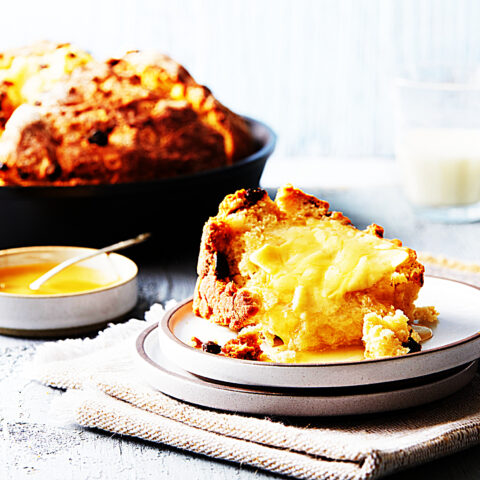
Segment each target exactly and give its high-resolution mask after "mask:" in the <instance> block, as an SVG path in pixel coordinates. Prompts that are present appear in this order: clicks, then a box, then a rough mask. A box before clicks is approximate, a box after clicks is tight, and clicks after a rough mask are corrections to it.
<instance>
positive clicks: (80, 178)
mask: <svg viewBox="0 0 480 480" xmlns="http://www.w3.org/2000/svg"><path fill="white" fill-rule="evenodd" d="M6 98H7V97H6V96H5V95H3V96H2V90H1V87H0V102H2V104H1V107H2V112H3V113H2V115H3V116H4V117H5V119H6V118H7V117H9V116H10V113H11V112H10V110H11V109H10V106H9V104H8V102H7V100H6ZM1 121H2V117H1V116H0V122H1ZM0 126H1V125H0ZM0 143H1V145H0V147H1V154H0V156H1V157H2V158H1V161H2V164H3V168H2V170H1V171H0V178H1V179H2V180H3V181H4V182H5V183H6V184H20V185H44V184H52V183H54V184H57V185H76V184H101V183H118V182H131V181H144V180H150V179H155V178H165V177H171V176H177V175H182V174H190V173H195V172H198V171H202V170H206V169H210V168H216V167H220V166H223V165H229V164H231V163H232V162H234V161H235V160H237V159H239V158H243V157H245V156H247V155H249V154H250V153H252V152H253V150H254V149H255V145H254V142H253V138H252V135H251V133H250V131H249V127H248V125H247V123H246V122H245V121H244V119H243V118H241V117H239V116H238V115H235V114H234V113H232V112H231V111H230V110H228V109H227V108H226V107H224V106H223V105H222V104H221V103H220V102H218V101H217V100H216V99H215V98H214V97H213V95H212V94H211V92H210V91H209V90H208V89H207V88H206V87H203V86H201V85H198V84H197V83H196V82H195V81H194V80H193V78H192V77H191V76H190V74H189V73H188V72H187V71H186V70H185V69H184V68H183V67H182V66H181V65H179V64H178V63H176V62H174V61H173V60H172V59H170V58H169V57H166V56H164V55H159V54H143V53H140V52H131V53H128V54H127V55H125V56H124V57H123V58H119V59H111V60H108V61H106V62H95V61H91V62H89V63H88V64H87V65H85V66H83V67H80V68H77V69H76V70H75V71H74V72H73V73H72V74H71V76H70V77H69V78H68V79H66V80H63V81H62V82H59V83H58V84H57V85H56V87H55V89H54V90H53V91H51V92H49V93H48V94H45V95H44V96H43V97H41V98H39V99H38V102H37V104H36V105H28V108H27V107H26V106H21V107H20V108H18V110H17V111H16V112H14V114H13V116H12V117H11V121H9V122H7V123H6V130H5V133H4V135H3V138H2V139H1V142H0Z"/></svg>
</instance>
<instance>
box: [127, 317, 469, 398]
mask: <svg viewBox="0 0 480 480" xmlns="http://www.w3.org/2000/svg"><path fill="white" fill-rule="evenodd" d="M157 328H160V322H155V323H154V324H153V325H149V326H148V327H147V328H145V329H144V330H143V331H142V332H141V333H140V334H139V335H138V336H137V339H136V341H135V348H136V352H137V355H138V356H140V358H141V359H142V360H143V361H145V362H147V363H148V364H149V365H150V366H152V367H154V368H156V369H157V370H161V371H162V372H164V373H166V374H168V375H172V376H174V377H176V378H177V379H181V380H182V381H185V382H189V383H192V384H196V385H204V384H208V385H209V386H211V387H212V388H218V389H221V390H226V391H235V392H238V393H247V394H256V395H268V396H272V397H278V396H280V397H281V396H292V397H297V398H310V397H312V396H315V397H322V395H315V394H314V392H320V391H322V390H329V391H331V390H342V391H345V389H350V390H353V389H355V388H362V387H365V386H368V385H355V386H349V387H332V386H328V387H312V388H309V387H302V388H298V387H283V386H282V387H278V388H276V389H272V388H271V387H268V386H265V387H266V388H267V390H263V389H262V386H261V385H240V384H238V385H237V384H231V383H228V382H222V381H217V380H214V379H210V378H207V377H202V376H201V375H197V374H195V373H191V372H188V371H187V370H185V369H183V368H182V367H179V368H180V369H181V370H185V372H186V373H188V374H190V375H192V376H193V378H189V377H186V376H183V375H181V374H180V373H177V372H174V371H171V370H168V369H167V368H165V367H163V366H162V365H160V364H158V363H157V362H155V361H154V360H153V359H152V358H151V357H150V355H148V353H147V352H146V349H145V342H146V341H147V339H148V337H149V336H150V335H153V334H154V330H155V329H157ZM476 362H478V360H471V361H467V362H465V363H462V364H460V365H458V366H456V367H453V368H451V369H448V370H446V371H444V372H438V373H437V375H441V374H442V373H443V374H445V375H444V376H441V377H440V378H437V379H435V380H433V381H431V382H422V383H419V384H418V385H413V386H403V387H400V388H393V389H388V390H386V391H373V392H361V393H358V392H355V393H351V394H348V395H344V394H342V395H333V396H334V397H335V398H351V397H353V396H358V395H377V394H384V393H389V392H400V391H402V390H410V389H413V388H416V387H422V386H424V385H430V384H434V383H437V382H441V381H443V380H446V379H447V378H450V377H452V376H455V375H457V374H460V373H462V372H464V371H465V370H467V369H469V368H471V367H472V365H473V364H474V363H476ZM453 370H457V371H455V372H453V373H452V374H451V375H447V373H448V372H450V371H453ZM425 377H430V375H425ZM422 378H423V376H422V377H419V378H417V380H420V379H422ZM411 380H414V379H413V378H412V379H411ZM389 383H396V382H385V386H387V385H388V384H389ZM379 385H383V384H379ZM308 391H311V392H312V394H310V395H308V394H306V392H308ZM324 397H327V396H324ZM328 397H330V395H328Z"/></svg>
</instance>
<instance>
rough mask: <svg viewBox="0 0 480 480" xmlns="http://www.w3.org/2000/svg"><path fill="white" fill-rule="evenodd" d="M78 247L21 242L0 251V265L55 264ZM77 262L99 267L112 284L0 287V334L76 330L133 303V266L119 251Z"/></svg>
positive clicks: (118, 315)
mask: <svg viewBox="0 0 480 480" xmlns="http://www.w3.org/2000/svg"><path fill="white" fill-rule="evenodd" d="M91 250H92V249H90V248H81V247H56V246H46V247H25V248H11V249H8V250H0V267H7V266H12V265H15V266H16V265H29V264H35V263H44V262H52V263H60V262H62V261H63V260H66V259H67V258H71V257H74V256H75V255H78V254H81V253H85V252H89V251H91ZM81 265H82V266H84V267H88V268H92V269H95V270H99V271H101V272H102V273H103V274H104V275H105V277H106V278H109V279H110V278H111V279H112V280H111V281H112V282H114V283H112V284H110V285H107V286H105V287H101V288H97V289H95V290H88V291H85V292H80V293H66V294H58V295H20V294H18V295H17V294H13V293H4V292H0V312H1V315H0V333H1V334H4V335H15V336H22V337H59V336H68V335H78V334H81V333H84V332H88V331H92V330H95V329H99V328H100V327H101V326H104V325H105V324H106V323H108V322H113V321H116V320H120V319H122V318H123V316H124V315H126V314H127V313H128V312H129V311H130V310H131V309H132V308H133V307H134V306H135V304H136V303H137V271H138V269H137V266H136V265H135V263H134V262H133V261H132V260H130V259H129V258H127V257H124V256H123V255H119V254H118V253H111V254H109V255H106V254H102V255H98V256H97V257H94V258H90V259H89V260H85V261H83V262H82V263H81Z"/></svg>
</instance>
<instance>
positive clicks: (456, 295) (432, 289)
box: [158, 276, 480, 388]
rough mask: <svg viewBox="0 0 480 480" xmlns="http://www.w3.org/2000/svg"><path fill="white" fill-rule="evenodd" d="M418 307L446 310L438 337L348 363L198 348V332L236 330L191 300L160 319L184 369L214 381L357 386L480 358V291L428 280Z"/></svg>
mask: <svg viewBox="0 0 480 480" xmlns="http://www.w3.org/2000/svg"><path fill="white" fill-rule="evenodd" d="M416 303H417V305H434V306H435V307H436V308H437V309H438V311H439V312H440V317H439V322H438V325H437V326H435V327H433V331H434V332H433V337H432V338H431V339H430V340H428V341H426V342H424V344H423V347H422V351H421V352H419V353H412V354H409V355H404V356H401V357H394V358H387V359H378V360H363V361H356V362H342V363H323V364H314V363H302V364H286V363H268V362H258V361H251V360H238V359H232V358H227V357H222V356H218V355H213V354H210V353H205V352H203V351H202V350H199V349H196V348H192V347H190V346H189V345H188V343H189V342H190V340H191V338H192V336H196V337H198V338H199V339H200V340H202V341H208V340H216V341H218V343H223V342H224V341H226V340H227V339H228V338H231V337H232V336H234V334H233V333H232V332H231V331H230V330H229V329H228V328H225V327H220V326H217V325H213V324H211V323H210V322H208V321H206V320H203V319H201V318H198V317H195V316H194V315H193V313H192V309H191V300H187V301H185V302H183V303H182V304H180V305H179V306H177V307H175V308H174V309H173V310H171V311H169V312H168V313H167V314H166V315H165V317H164V318H163V319H162V321H161V322H160V328H159V329H158V330H159V332H158V333H159V341H160V344H161V347H162V350H163V351H164V352H165V353H166V355H167V356H168V357H169V358H171V359H174V361H175V362H176V363H177V364H178V365H179V366H180V367H181V368H182V369H184V370H186V371H189V372H191V373H194V374H196V375H201V376H202V377H206V378H209V379H213V380H216V381H221V382H228V383H231V384H237V385H257V386H262V387H287V388H293V387H295V388H320V387H351V386H359V385H370V384H378V383H384V382H394V381H399V380H405V379H410V378H416V377H422V376H425V375H430V374H433V373H437V372H442V371H445V370H449V369H451V368H455V367H458V366H460V365H463V364H466V363H467V362H471V361H473V360H476V359H478V358H479V357H480V333H479V331H480V289H479V288H477V287H474V286H471V285H467V284H465V283H460V282H457V281H454V280H447V279H443V278H437V277H429V276H427V277H426V278H425V285H424V287H423V288H422V290H421V293H420V297H419V299H418V301H417V302H416Z"/></svg>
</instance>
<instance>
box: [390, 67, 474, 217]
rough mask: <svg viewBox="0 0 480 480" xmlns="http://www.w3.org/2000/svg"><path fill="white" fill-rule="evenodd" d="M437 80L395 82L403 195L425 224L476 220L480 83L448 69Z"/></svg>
mask: <svg viewBox="0 0 480 480" xmlns="http://www.w3.org/2000/svg"><path fill="white" fill-rule="evenodd" d="M432 78H433V80H431V81H425V80H424V79H423V80H421V81H420V80H418V79H413V80H412V79H398V80H397V82H396V110H395V111H396V135H395V137H396V138H395V153H396V157H397V161H398V165H399V167H400V173H401V176H402V183H403V186H404V190H405V193H406V195H407V198H408V199H409V200H410V202H411V204H412V205H413V206H414V208H415V211H416V212H417V213H418V214H419V215H421V216H423V217H424V218H426V219H429V220H432V221H443V222H457V223H460V222H473V221H477V220H480V79H479V78H477V77H475V76H465V75H460V74H459V73H458V72H448V71H446V70H444V71H443V74H442V75H438V72H437V74H436V75H435V76H433V75H432ZM439 78H441V79H442V81H440V80H439Z"/></svg>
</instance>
